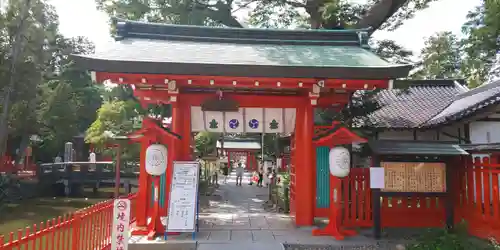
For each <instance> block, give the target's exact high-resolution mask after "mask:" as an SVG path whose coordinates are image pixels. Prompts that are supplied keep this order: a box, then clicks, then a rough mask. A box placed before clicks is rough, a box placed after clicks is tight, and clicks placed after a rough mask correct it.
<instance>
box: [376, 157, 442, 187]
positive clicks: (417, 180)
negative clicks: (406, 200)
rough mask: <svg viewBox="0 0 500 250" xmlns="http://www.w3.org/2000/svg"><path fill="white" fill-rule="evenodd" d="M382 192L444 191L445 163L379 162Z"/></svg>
mask: <svg viewBox="0 0 500 250" xmlns="http://www.w3.org/2000/svg"><path fill="white" fill-rule="evenodd" d="M380 166H381V167H382V168H384V188H383V189H381V191H383V192H408V193H442V192H446V164H445V163H441V162H381V163H380Z"/></svg>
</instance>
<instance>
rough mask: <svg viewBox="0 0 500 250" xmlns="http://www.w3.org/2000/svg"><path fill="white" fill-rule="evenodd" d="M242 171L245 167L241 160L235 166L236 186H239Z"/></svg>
mask: <svg viewBox="0 0 500 250" xmlns="http://www.w3.org/2000/svg"><path fill="white" fill-rule="evenodd" d="M244 171H245V167H244V166H243V164H242V163H241V162H238V166H237V167H236V186H241V182H242V180H243V172H244Z"/></svg>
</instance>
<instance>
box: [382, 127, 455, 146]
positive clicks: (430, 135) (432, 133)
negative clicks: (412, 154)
mask: <svg viewBox="0 0 500 250" xmlns="http://www.w3.org/2000/svg"><path fill="white" fill-rule="evenodd" d="M441 131H443V132H446V133H448V134H450V135H453V136H456V137H458V127H457V126H450V127H445V128H442V129H441ZM416 134H417V140H418V141H436V140H437V138H438V135H437V132H436V130H428V131H417V132H416ZM461 136H462V137H463V136H464V133H463V131H462V133H461ZM378 139H379V140H409V141H413V140H414V137H413V131H397V130H395V131H383V132H379V134H378ZM439 141H454V142H457V143H458V139H457V138H453V137H449V136H446V135H444V134H443V133H440V134H439Z"/></svg>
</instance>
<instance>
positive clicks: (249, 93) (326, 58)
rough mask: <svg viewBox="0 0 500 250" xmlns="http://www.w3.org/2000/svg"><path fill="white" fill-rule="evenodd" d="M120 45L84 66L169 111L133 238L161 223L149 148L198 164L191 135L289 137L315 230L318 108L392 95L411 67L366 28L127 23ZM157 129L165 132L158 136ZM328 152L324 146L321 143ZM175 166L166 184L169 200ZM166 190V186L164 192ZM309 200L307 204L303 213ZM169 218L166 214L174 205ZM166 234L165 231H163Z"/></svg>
mask: <svg viewBox="0 0 500 250" xmlns="http://www.w3.org/2000/svg"><path fill="white" fill-rule="evenodd" d="M116 39H117V40H118V42H117V43H115V44H114V47H111V48H110V49H109V50H107V51H105V52H102V53H99V54H94V55H77V56H75V61H76V63H77V64H78V65H80V66H81V67H83V68H85V69H87V70H89V71H91V72H92V76H93V78H94V80H95V81H97V82H104V81H107V80H109V81H111V82H113V83H116V84H129V85H132V87H133V89H134V94H135V96H136V97H137V98H138V99H139V100H140V101H141V103H142V104H159V103H160V104H170V105H171V107H172V119H173V120H172V124H171V128H170V132H168V133H163V132H161V130H163V129H161V128H160V127H159V125H155V124H151V123H147V124H148V125H144V124H143V126H148V127H147V128H145V130H144V131H141V132H142V133H143V137H142V138H145V139H142V140H140V142H141V149H142V150H141V166H140V167H141V170H140V178H139V185H140V187H139V192H138V200H137V208H136V214H137V221H136V225H135V228H134V229H133V232H134V234H146V233H148V230H147V228H146V227H147V223H148V218H150V217H151V216H152V211H153V210H152V204H153V203H152V196H153V191H152V189H151V186H152V185H151V177H150V176H148V175H147V173H146V172H145V166H144V165H145V159H144V156H145V150H146V148H147V147H148V146H149V145H150V144H151V143H154V142H160V141H161V142H162V143H165V142H166V141H169V142H170V143H169V144H168V145H167V147H168V158H169V159H168V162H169V166H170V164H172V161H173V160H181V161H182V160H192V152H191V144H192V143H193V142H192V133H193V132H199V131H205V130H206V131H211V132H224V131H225V132H242V133H290V134H292V135H293V145H292V150H291V162H292V164H291V165H292V166H291V168H290V171H291V173H290V174H291V187H290V199H291V204H290V205H291V213H292V214H293V215H294V217H295V223H296V225H297V226H310V225H312V224H313V219H314V215H315V204H316V176H315V175H316V167H315V166H316V157H315V154H316V150H315V145H314V144H313V137H315V134H314V124H313V114H314V108H315V107H339V108H341V107H343V106H345V105H346V103H347V102H348V101H349V98H350V96H351V94H352V92H353V91H356V90H364V89H365V90H371V89H377V88H390V87H391V84H392V80H393V79H395V78H400V77H405V76H407V74H408V72H409V70H410V67H409V66H407V65H391V64H389V63H388V62H386V61H384V60H382V59H381V58H379V57H378V56H376V55H375V54H373V53H372V52H371V51H370V50H369V46H368V43H367V42H368V35H367V32H366V30H328V31H327V30H295V31H292V30H263V29H234V28H213V27H196V26H176V25H163V24H151V23H141V22H132V21H119V22H118V24H117V36H116ZM155 126H158V127H157V128H156V127H155ZM316 143H319V144H321V142H316ZM171 171H172V168H171V167H169V168H168V170H167V173H166V174H165V176H164V177H162V180H163V185H161V188H162V189H163V190H160V201H162V200H163V201H168V197H167V196H168V194H169V190H168V189H169V187H170V185H169V182H170V178H171V175H172V172H171ZM165 184H166V185H165ZM298 200H300V202H301V205H300V206H296V201H298ZM162 206H163V207H160V216H165V215H166V214H167V207H166V206H167V202H164V204H162ZM158 233H162V232H158Z"/></svg>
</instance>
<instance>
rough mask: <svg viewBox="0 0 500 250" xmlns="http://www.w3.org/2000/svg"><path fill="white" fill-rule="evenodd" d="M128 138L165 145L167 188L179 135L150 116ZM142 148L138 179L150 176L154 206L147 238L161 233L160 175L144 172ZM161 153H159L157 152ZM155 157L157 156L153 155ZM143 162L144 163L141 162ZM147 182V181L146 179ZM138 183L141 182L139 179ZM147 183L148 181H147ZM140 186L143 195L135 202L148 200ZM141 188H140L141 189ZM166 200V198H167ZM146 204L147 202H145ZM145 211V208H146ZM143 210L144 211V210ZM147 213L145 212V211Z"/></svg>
mask: <svg viewBox="0 0 500 250" xmlns="http://www.w3.org/2000/svg"><path fill="white" fill-rule="evenodd" d="M129 138H130V139H132V140H136V141H141V143H146V144H147V145H148V148H149V147H151V146H154V145H153V144H156V143H159V144H162V145H165V146H166V148H167V150H168V151H166V152H165V153H164V154H166V155H167V156H166V158H167V159H166V160H165V162H166V172H167V176H166V177H167V178H166V187H167V189H169V188H170V184H171V182H172V168H173V161H174V160H175V157H176V156H175V154H174V152H175V150H174V149H173V148H174V146H175V144H176V143H177V142H178V141H180V139H181V136H180V135H178V134H176V133H173V132H171V131H169V130H166V129H163V128H161V127H160V126H159V125H158V124H157V122H156V121H155V120H153V119H151V118H144V119H143V122H142V128H141V129H139V130H138V131H135V132H134V133H132V134H131V135H129ZM142 151H143V149H142V148H141V170H140V176H139V179H140V180H141V179H143V178H147V177H148V176H151V177H152V178H151V179H152V180H153V184H154V190H155V192H154V207H153V214H152V215H151V220H150V221H149V223H148V225H147V235H148V240H152V239H154V237H155V236H156V235H157V234H160V233H163V229H164V227H163V225H162V223H161V219H160V207H159V205H160V204H159V198H158V197H159V182H160V177H159V175H158V174H155V175H149V174H148V172H146V169H143V168H146V165H147V164H148V162H146V161H147V160H148V159H147V158H148V152H147V150H146V152H142ZM156 151H161V150H156ZM159 155H161V154H159ZM155 157H157V156H155ZM143 163H144V164H143ZM148 182H149V181H148ZM140 183H143V182H141V181H140ZM148 184H149V183H148ZM139 188H140V194H144V195H139V199H138V201H137V203H141V202H144V203H145V202H148V199H147V193H146V192H147V190H148V188H147V187H139ZM141 189H142V190H141ZM166 194H167V195H169V190H167V191H166ZM167 200H168V199H167ZM146 204H147V203H146ZM141 205H144V204H138V206H141ZM146 211H147V210H146ZM146 211H145V212H146ZM138 212H139V211H138ZM146 213H147V212H146Z"/></svg>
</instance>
